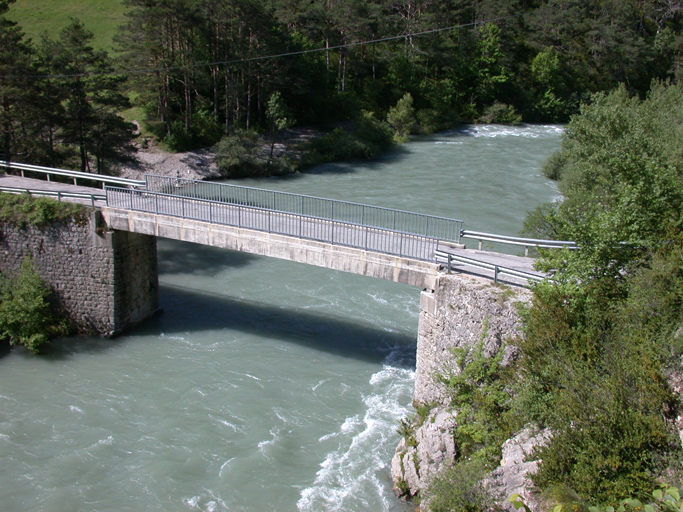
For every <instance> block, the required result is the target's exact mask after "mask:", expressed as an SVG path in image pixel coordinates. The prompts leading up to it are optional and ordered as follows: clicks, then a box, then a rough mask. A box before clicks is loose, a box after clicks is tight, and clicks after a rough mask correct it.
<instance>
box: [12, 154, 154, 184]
mask: <svg viewBox="0 0 683 512" xmlns="http://www.w3.org/2000/svg"><path fill="white" fill-rule="evenodd" d="M1 167H4V168H5V169H7V170H8V171H10V170H17V171H20V173H21V177H22V178H23V177H25V176H24V175H25V173H26V172H31V173H37V174H44V175H45V176H46V179H47V181H52V180H51V179H50V177H51V176H62V177H66V178H71V180H72V181H73V183H74V185H78V180H81V182H83V181H94V182H98V183H101V184H102V186H104V185H105V184H108V185H120V186H127V187H142V186H144V185H145V182H144V181H143V180H131V179H128V178H119V177H117V176H106V175H104V174H96V173H92V172H81V171H71V170H69V169H55V168H53V167H43V166H41V165H30V164H20V163H17V162H6V161H4V160H0V168H1Z"/></svg>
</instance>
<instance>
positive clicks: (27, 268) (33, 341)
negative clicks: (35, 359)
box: [0, 258, 67, 352]
mask: <svg viewBox="0 0 683 512" xmlns="http://www.w3.org/2000/svg"><path fill="white" fill-rule="evenodd" d="M49 296H50V289H49V288H48V287H47V286H46V285H45V283H44V282H43V280H42V279H41V278H40V276H39V275H38V274H37V273H36V271H35V269H34V268H33V260H32V259H31V258H26V259H25V260H24V262H23V263H22V265H21V269H20V271H19V273H18V275H17V276H16V278H14V279H12V278H7V277H5V276H2V278H1V279H0V339H4V340H7V341H9V343H10V344H11V345H17V344H19V345H24V346H25V347H26V348H28V349H29V350H31V351H32V352H38V350H39V347H40V346H41V345H43V344H45V343H47V342H48V341H49V340H50V338H51V337H53V336H58V335H62V334H66V332H67V328H66V324H65V322H64V321H62V320H60V319H59V318H58V317H57V316H56V315H55V314H54V313H53V312H52V310H51V308H50V303H49V301H48V298H49Z"/></svg>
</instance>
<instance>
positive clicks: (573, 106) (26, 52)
mask: <svg viewBox="0 0 683 512" xmlns="http://www.w3.org/2000/svg"><path fill="white" fill-rule="evenodd" d="M12 1H13V0H2V1H0V14H1V13H2V12H4V11H5V10H6V9H7V7H8V5H9V4H10V3H12ZM125 4H126V6H127V9H128V10H127V13H126V20H127V22H126V23H125V24H124V26H123V27H122V28H121V30H120V31H119V35H118V38H117V45H118V49H119V52H118V55H119V59H118V61H117V65H116V70H117V71H119V72H120V73H121V74H120V75H114V74H110V72H111V71H112V70H113V69H114V67H113V64H112V61H111V60H110V59H109V58H108V57H107V55H106V54H105V53H103V52H101V51H97V50H94V49H93V48H92V47H91V46H90V41H91V35H90V34H89V33H88V31H87V30H86V28H85V27H83V25H82V24H80V23H79V22H77V21H74V22H73V23H72V24H71V25H70V26H69V27H67V28H66V29H65V30H64V32H63V33H62V35H61V36H60V37H59V39H58V40H57V41H50V40H49V39H44V40H41V41H39V42H38V43H31V42H29V41H26V40H25V38H24V37H23V35H22V33H21V30H20V29H19V27H18V26H16V25H14V24H13V23H11V22H9V21H7V20H4V19H3V20H2V22H1V23H0V39H1V42H2V44H0V98H1V99H2V113H1V114H0V115H1V116H2V118H1V119H0V135H1V137H0V150H1V151H2V153H3V154H4V155H5V158H9V157H14V158H16V159H21V160H24V161H31V162H33V163H47V164H50V165H57V164H62V163H63V162H71V161H74V162H78V163H79V165H80V167H81V168H83V169H88V168H90V167H91V166H94V167H96V168H98V169H99V170H103V169H104V168H106V167H107V166H108V165H110V163H111V162H112V161H114V160H116V158H120V157H121V156H122V155H125V154H126V152H127V150H128V149H129V147H128V142H129V141H130V140H131V139H130V138H131V136H132V131H131V129H130V128H131V127H130V125H127V124H126V123H124V122H123V121H122V120H121V119H120V118H119V117H117V116H116V115H115V113H116V112H118V111H120V110H121V109H123V108H125V107H126V101H127V100H126V97H124V96H122V95H121V94H120V92H121V91H122V86H123V77H124V76H125V77H127V78H128V82H127V85H126V87H128V91H127V92H128V93H129V94H128V96H129V97H130V98H133V99H134V102H135V104H136V105H137V106H138V107H139V108H140V109H141V110H142V111H144V119H140V121H141V122H142V121H145V125H146V127H147V129H149V130H151V131H152V132H153V133H154V134H156V135H157V136H158V138H159V139H161V140H163V141H164V142H165V143H166V145H167V146H169V147H170V148H172V149H175V150H180V149H186V148H189V147H192V146H210V145H212V144H214V143H216V142H217V141H218V140H219V139H220V138H221V136H223V135H230V134H232V133H234V132H235V130H238V129H247V130H249V129H257V130H273V129H277V128H278V127H279V123H274V122H273V121H274V119H275V118H274V117H273V116H272V115H270V114H272V113H273V110H272V109H273V107H274V106H277V107H278V111H279V112H287V115H286V116H284V117H279V118H278V119H280V120H287V121H288V122H289V123H290V124H291V123H292V122H294V121H296V123H297V124H299V125H317V126H330V127H331V126H333V125H332V123H335V122H339V121H348V120H353V119H355V118H358V117H359V116H360V114H361V112H363V111H365V112H372V113H373V114H374V116H375V118H376V119H378V120H382V121H383V120H385V119H388V120H389V123H390V124H391V125H392V127H393V128H394V129H395V131H396V136H397V140H403V139H404V138H405V135H406V133H407V132H409V131H412V132H432V131H436V130H439V129H443V128H448V127H451V126H453V125H455V124H457V123H459V122H461V121H476V120H480V121H482V122H499V123H513V124H514V123H518V122H520V121H522V120H524V121H564V120H567V119H568V118H569V116H570V115H571V114H573V113H575V112H576V111H577V110H578V108H579V105H580V103H581V101H582V100H585V99H587V98H588V97H589V95H590V94H591V93H595V92H599V91H606V90H611V89H613V88H614V87H616V86H617V85H618V84H625V87H626V88H627V89H628V92H629V93H637V94H641V95H642V94H644V93H645V92H646V90H647V88H648V87H649V84H650V82H651V80H652V79H653V78H658V79H667V78H677V77H678V74H679V72H680V64H681V62H682V60H681V59H682V54H681V49H682V48H683V46H682V45H683V39H682V38H681V20H682V17H681V16H682V14H683V2H681V1H680V0H623V1H619V2H613V1H604V0H571V1H569V0H513V1H509V0H446V1H443V0H439V1H436V0H417V1H415V0H410V1H407V0H406V1H404V0H399V1H387V0H349V1H346V0H345V1H339V0H333V1H326V2H310V1H303V0H220V1H219V0H164V1H160V0H151V1H150V0H125ZM36 75H39V76H42V77H43V78H40V79H35V78H29V77H32V76H36ZM47 75H50V76H52V78H45V76H47ZM63 75H68V76H63ZM273 98H276V99H277V105H274V104H273V103H272V102H273ZM387 115H388V116H389V118H387ZM338 136H340V137H341V134H338ZM273 140H274V139H273ZM342 142H349V141H346V140H343V139H342Z"/></svg>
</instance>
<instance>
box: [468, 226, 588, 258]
mask: <svg viewBox="0 0 683 512" xmlns="http://www.w3.org/2000/svg"><path fill="white" fill-rule="evenodd" d="M460 237H461V238H472V239H474V240H479V250H482V242H483V241H486V242H498V243H503V244H509V245H519V246H523V247H524V255H525V256H528V254H529V248H530V247H536V248H541V249H562V248H565V247H566V248H568V249H577V248H578V246H577V244H576V242H572V241H568V240H544V239H539V238H523V237H518V236H508V235H498V234H495V233H482V232H480V231H469V230H465V229H463V230H461V231H460Z"/></svg>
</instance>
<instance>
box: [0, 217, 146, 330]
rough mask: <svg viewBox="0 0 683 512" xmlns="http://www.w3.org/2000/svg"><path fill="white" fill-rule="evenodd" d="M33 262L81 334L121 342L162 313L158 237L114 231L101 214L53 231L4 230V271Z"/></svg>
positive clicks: (0, 230) (0, 239) (0, 258)
mask: <svg viewBox="0 0 683 512" xmlns="http://www.w3.org/2000/svg"><path fill="white" fill-rule="evenodd" d="M27 257H31V258H32V259H33V265H34V268H35V270H36V271H37V272H38V274H39V275H40V276H41V277H42V278H43V280H44V281H45V282H46V283H47V284H48V285H49V286H50V287H51V288H52V290H53V300H54V301H55V302H56V304H57V305H58V307H59V308H60V309H62V310H63V311H64V312H65V313H66V316H67V317H68V318H69V320H71V321H72V322H73V323H74V324H75V325H76V326H77V327H78V328H79V329H80V330H81V331H83V332H88V333H92V334H99V335H102V336H115V335H117V334H119V333H121V332H123V331H124V330H126V329H128V328H130V327H132V326H134V325H136V324H139V323H140V322H142V321H144V320H146V319H147V318H149V317H151V316H152V315H154V314H155V313H157V312H158V311H159V279H158V272H157V244H156V237H154V236H148V235H144V234H139V233H129V232H126V231H111V230H109V229H107V227H106V226H105V224H104V222H103V220H102V216H101V213H100V212H99V211H94V212H93V213H91V215H90V217H89V218H88V219H86V220H83V219H81V220H72V221H69V222H63V223H55V224H52V225H49V226H44V227H36V226H25V227H18V226H16V225H14V224H10V223H4V224H1V225H0V271H1V272H2V273H3V274H6V275H16V272H17V271H18V270H19V268H20V267H21V264H22V262H23V261H24V259H25V258H27Z"/></svg>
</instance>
